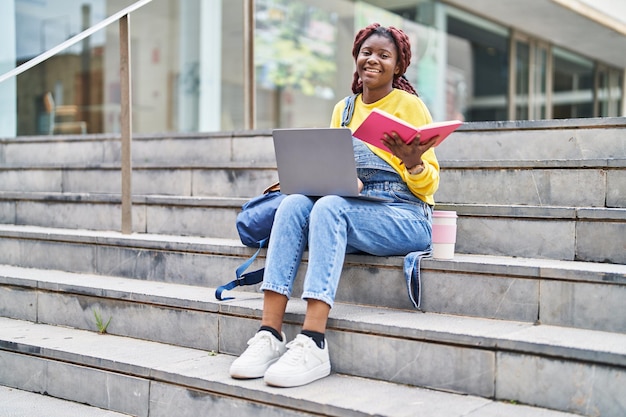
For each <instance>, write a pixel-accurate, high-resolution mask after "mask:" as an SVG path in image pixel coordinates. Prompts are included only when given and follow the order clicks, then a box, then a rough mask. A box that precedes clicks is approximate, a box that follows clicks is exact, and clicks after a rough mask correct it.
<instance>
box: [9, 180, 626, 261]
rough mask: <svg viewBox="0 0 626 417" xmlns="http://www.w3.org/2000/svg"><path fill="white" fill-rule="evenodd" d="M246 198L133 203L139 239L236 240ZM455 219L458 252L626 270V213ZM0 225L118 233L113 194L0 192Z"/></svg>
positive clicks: (492, 211)
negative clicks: (597, 264)
mask: <svg viewBox="0 0 626 417" xmlns="http://www.w3.org/2000/svg"><path fill="white" fill-rule="evenodd" d="M246 201H247V199H246V198H232V197H229V198H224V197H181V196H163V195H135V196H134V197H133V230H134V231H135V232H137V233H151V234H171V235H185V236H208V237H211V236H213V237H224V238H228V239H238V235H237V230H236V228H235V220H236V216H237V213H239V211H240V210H241V205H242V204H243V203H244V202H246ZM436 208H437V209H438V210H450V211H456V212H457V214H458V216H459V218H458V221H457V226H458V227H457V243H456V248H455V249H456V252H457V253H464V254H479V255H481V254H484V255H498V256H519V257H530V258H545V259H559V260H579V261H586V262H605V263H617V264H626V251H624V247H626V209H624V208H620V209H615V208H604V207H578V208H576V207H546V206H528V205H485V204H438V205H437V207H436ZM0 223H3V224H17V225H33V226H45V227H59V228H77V229H90V230H121V200H120V197H119V195H115V194H87V193H26V192H0Z"/></svg>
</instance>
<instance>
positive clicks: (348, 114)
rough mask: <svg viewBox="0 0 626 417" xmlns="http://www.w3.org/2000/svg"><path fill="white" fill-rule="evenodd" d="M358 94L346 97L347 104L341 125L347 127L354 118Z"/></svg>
mask: <svg viewBox="0 0 626 417" xmlns="http://www.w3.org/2000/svg"><path fill="white" fill-rule="evenodd" d="M356 96H357V94H353V95H351V96H348V97H346V98H345V106H344V107H343V114H342V116H341V127H346V126H347V125H348V124H350V121H351V120H352V115H353V114H354V102H355V101H356Z"/></svg>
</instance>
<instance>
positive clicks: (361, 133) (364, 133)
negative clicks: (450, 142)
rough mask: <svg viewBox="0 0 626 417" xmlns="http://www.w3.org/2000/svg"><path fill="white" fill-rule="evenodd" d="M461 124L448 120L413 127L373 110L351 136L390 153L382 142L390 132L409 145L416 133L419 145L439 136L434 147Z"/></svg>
mask: <svg viewBox="0 0 626 417" xmlns="http://www.w3.org/2000/svg"><path fill="white" fill-rule="evenodd" d="M462 124H463V122H461V121H460V120H449V121H445V122H435V123H429V124H427V125H424V126H420V127H415V126H413V125H411V124H409V123H407V122H405V121H404V120H402V119H400V118H398V117H396V116H394V115H392V114H389V113H387V112H385V111H383V110H379V109H374V110H372V112H371V113H370V114H369V115H368V116H367V117H366V118H365V120H364V121H363V123H361V126H359V127H358V128H357V129H356V130H355V131H354V133H353V136H354V137H355V138H357V139H361V140H362V141H363V142H367V143H369V144H371V145H374V146H376V147H378V148H380V149H383V150H385V151H387V152H391V151H390V150H389V149H388V148H387V147H386V146H385V144H384V143H383V142H382V138H383V135H384V134H385V133H387V134H389V135H391V132H396V133H398V135H400V137H401V138H402V139H403V140H404V141H405V142H406V143H411V142H412V141H413V139H415V137H416V136H417V134H418V133H419V134H420V143H424V142H428V141H429V140H430V139H431V138H433V137H435V136H437V135H439V139H437V142H436V143H435V146H439V144H440V143H441V142H443V141H444V139H446V138H447V137H448V135H450V133H452V132H454V131H455V130H456V129H457V128H458V127H459V126H461V125H462Z"/></svg>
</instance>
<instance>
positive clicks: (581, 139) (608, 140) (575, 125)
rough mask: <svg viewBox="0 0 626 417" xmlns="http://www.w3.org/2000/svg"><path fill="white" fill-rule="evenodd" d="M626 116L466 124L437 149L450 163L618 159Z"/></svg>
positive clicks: (621, 155)
mask: <svg viewBox="0 0 626 417" xmlns="http://www.w3.org/2000/svg"><path fill="white" fill-rule="evenodd" d="M625 130H626V117H603V118H588V119H561V120H515V121H503V122H473V123H465V124H464V125H463V126H461V127H460V128H459V130H457V131H456V132H455V133H453V134H452V135H454V136H451V137H450V138H449V139H446V141H445V142H443V143H442V144H441V145H440V146H438V147H437V157H438V158H439V159H441V160H449V161H455V160H456V161H471V160H475V161H488V160H490V161H501V162H504V163H506V161H550V160H551V159H554V160H557V161H566V160H594V159H600V160H602V159H604V160H609V159H615V158H618V159H623V158H624V149H626V136H625V135H624V131H625Z"/></svg>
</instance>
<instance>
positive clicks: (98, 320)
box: [93, 310, 113, 334]
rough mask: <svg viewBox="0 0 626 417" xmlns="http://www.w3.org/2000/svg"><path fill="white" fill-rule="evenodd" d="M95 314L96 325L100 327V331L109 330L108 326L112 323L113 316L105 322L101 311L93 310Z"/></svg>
mask: <svg viewBox="0 0 626 417" xmlns="http://www.w3.org/2000/svg"><path fill="white" fill-rule="evenodd" d="M93 315H94V317H95V318H96V327H97V328H98V333H100V334H105V333H106V332H107V328H108V327H109V324H110V323H111V319H112V318H113V317H109V320H108V321H107V322H106V323H104V322H103V321H102V317H101V316H100V313H99V312H98V311H97V310H94V311H93Z"/></svg>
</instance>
